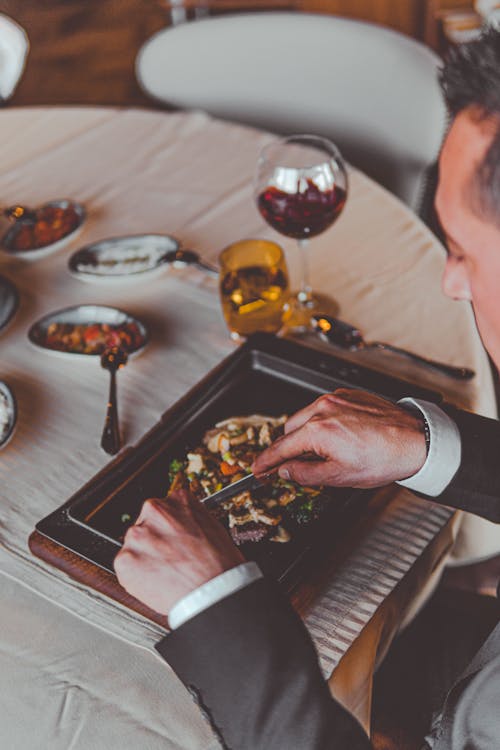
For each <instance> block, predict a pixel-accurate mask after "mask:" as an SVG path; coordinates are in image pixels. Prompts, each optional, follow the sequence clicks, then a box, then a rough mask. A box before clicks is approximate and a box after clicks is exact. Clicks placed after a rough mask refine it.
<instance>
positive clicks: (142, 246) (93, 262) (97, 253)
mask: <svg viewBox="0 0 500 750" xmlns="http://www.w3.org/2000/svg"><path fill="white" fill-rule="evenodd" d="M178 249H179V243H178V241H177V240H176V239H175V238H174V237H171V236H170V235H167V234H138V235H128V236H125V237H111V238H110V239H106V240H101V241H100V242H95V243H93V244H92V245H86V246H85V247H82V248H81V249H80V250H78V251H77V252H76V253H74V254H73V255H72V256H71V258H70V259H69V262H68V266H69V269H70V271H71V272H72V273H73V274H75V276H77V277H78V278H79V279H81V280H82V281H111V280H113V279H118V280H123V279H124V278H127V277H131V278H134V277H136V276H137V275H141V274H144V273H148V272H151V271H156V270H158V269H160V268H161V267H162V266H163V265H164V263H165V257H166V255H167V253H172V252H174V253H175V252H176V251H177V250H178Z"/></svg>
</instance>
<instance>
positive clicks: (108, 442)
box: [101, 346, 128, 456]
mask: <svg viewBox="0 0 500 750" xmlns="http://www.w3.org/2000/svg"><path fill="white" fill-rule="evenodd" d="M127 360H128V354H127V352H126V351H125V349H122V348H121V347H119V346H113V347H111V348H110V349H106V350H105V351H104V352H103V353H102V355H101V367H103V368H104V369H105V370H108V372H109V374H110V381H109V399H108V409H107V412H106V420H105V422H104V429H103V431H102V437H101V448H102V449H103V450H105V451H106V453H109V454H110V455H111V456H114V455H115V453H118V451H119V450H120V446H121V441H120V430H119V427H118V404H117V400H116V373H117V372H118V370H120V369H121V368H122V367H124V366H125V365H126V364H127Z"/></svg>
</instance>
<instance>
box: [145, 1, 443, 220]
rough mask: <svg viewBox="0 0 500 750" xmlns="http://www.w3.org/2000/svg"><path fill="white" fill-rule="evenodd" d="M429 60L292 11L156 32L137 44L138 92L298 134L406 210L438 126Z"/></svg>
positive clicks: (365, 28) (403, 41)
mask: <svg viewBox="0 0 500 750" xmlns="http://www.w3.org/2000/svg"><path fill="white" fill-rule="evenodd" d="M438 66H439V58H438V57H437V56H436V55H435V54H434V53H433V52H431V50H429V49H428V48H427V47H424V46H423V45H422V44H420V43H418V42H415V41H413V40H412V39H410V38H409V37H406V36H403V35H402V34H399V33H397V32H394V31H391V30H389V29H386V28H383V27H380V26H376V25H374V24H369V23H364V22H359V21H352V20H348V19H344V18H338V17H336V16H325V15H318V14H306V13H293V12H273V13H271V12H265V13H262V12H260V13H250V14H237V15H226V16H218V17H214V18H209V19H206V20H202V21H196V22H194V23H187V24H183V25H181V26H176V27H174V28H168V29H165V30H163V31H160V32H159V33H158V34H156V35H155V36H153V37H152V38H151V39H149V40H148V41H147V42H146V43H145V44H144V46H143V47H142V49H141V50H140V52H139V55H138V58H137V61H136V73H137V78H138V80H139V83H140V85H141V87H142V88H143V90H144V91H145V92H146V93H148V94H149V95H151V96H153V97H154V98H155V99H157V100H160V101H162V102H164V103H168V104H169V105H173V106H176V107H182V108H193V107H195V108H201V109H204V110H205V111H207V112H209V113H211V114H213V115H215V116H218V117H222V118H225V119H229V120H234V121H238V122H243V123H247V124H250V125H256V126H258V127H261V128H265V129H267V130H270V131H272V132H276V133H284V134H285V133H293V132H295V133H298V132H303V133H305V132H310V133H315V134H318V135H324V136H327V137H329V138H331V139H332V140H334V141H335V142H336V144H337V145H338V146H339V148H340V149H341V151H342V152H343V153H344V155H345V156H346V157H347V159H348V160H349V161H350V162H351V163H353V164H354V165H355V166H359V167H360V168H361V169H363V170H364V171H365V172H367V173H368V174H369V175H371V176H372V177H373V178H374V179H376V180H377V181H378V182H380V183H381V184H383V185H385V186H386V187H387V188H389V189H390V190H392V192H394V193H395V194H396V195H398V196H399V197H400V198H402V199H403V200H404V201H405V202H406V203H408V204H409V205H410V206H412V207H413V208H416V207H417V205H418V202H419V194H420V190H421V181H422V177H423V175H424V173H425V170H426V168H427V167H428V165H429V164H430V163H431V162H432V161H433V160H434V159H435V158H436V156H437V153H438V151H439V147H440V144H441V140H442V137H443V133H444V128H445V124H446V111H445V107H444V104H443V100H442V96H441V93H440V90H439V86H438V82H437V77H436V73H437V69H438Z"/></svg>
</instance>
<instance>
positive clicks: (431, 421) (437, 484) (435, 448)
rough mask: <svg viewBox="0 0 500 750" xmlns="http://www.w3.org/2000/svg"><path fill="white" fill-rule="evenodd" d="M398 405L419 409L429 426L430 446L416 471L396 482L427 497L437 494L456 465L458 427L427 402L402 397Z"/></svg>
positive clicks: (458, 448) (460, 457)
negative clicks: (422, 462) (424, 459)
mask: <svg viewBox="0 0 500 750" xmlns="http://www.w3.org/2000/svg"><path fill="white" fill-rule="evenodd" d="M398 404H401V406H405V404H406V405H408V406H412V407H414V408H416V409H418V410H419V411H420V412H422V414H423V416H424V418H425V420H426V422H427V424H428V425H429V433H430V445H429V453H428V455H427V459H426V461H425V464H424V465H423V466H422V468H421V469H420V471H417V473H416V474H414V475H413V476H412V477H408V479H404V480H402V481H400V482H397V484H400V485H401V486H402V487H407V488H408V489H409V490H414V491H415V492H421V493H422V494H423V495H429V497H437V496H438V495H440V494H441V493H442V492H443V490H444V489H446V487H447V486H448V485H449V483H450V482H451V480H452V479H453V477H454V476H455V474H456V473H457V470H458V467H459V466H460V461H461V459H462V442H461V440H460V432H459V431H458V427H457V426H456V424H455V422H454V421H453V420H452V419H450V417H449V416H448V415H447V414H445V413H444V411H443V410H442V409H440V408H439V406H436V404H432V403H431V402H429V401H421V400H420V399H414V398H403V399H401V401H398Z"/></svg>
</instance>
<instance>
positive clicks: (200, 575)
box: [114, 490, 244, 614]
mask: <svg viewBox="0 0 500 750" xmlns="http://www.w3.org/2000/svg"><path fill="white" fill-rule="evenodd" d="M242 562H244V558H243V556H242V554H241V552H240V551H239V550H238V549H237V547H235V546H234V544H233V541H232V539H231V537H230V536H229V534H228V533H227V531H226V530H225V529H224V527H223V526H222V525H221V524H220V523H219V522H218V521H216V519H215V518H213V516H211V515H210V513H209V512H208V511H207V510H206V508H204V507H203V505H202V504H201V503H200V502H198V501H196V500H193V499H192V498H191V496H190V495H189V493H188V492H186V491H185V490H179V491H177V492H175V493H172V494H171V495H169V496H168V497H167V498H166V499H164V500H159V499H150V500H146V502H145V503H144V505H143V506H142V509H141V512H140V514H139V517H138V519H137V521H136V523H135V524H134V525H133V526H131V527H130V528H129V529H128V531H127V533H126V534H125V541H124V544H123V547H122V549H121V550H120V552H119V553H118V555H117V556H116V558H115V562H114V567H115V571H116V575H117V577H118V581H119V582H120V584H121V585H122V586H123V588H124V589H126V591H128V593H129V594H132V596H135V598H136V599H139V601H141V602H143V603H144V604H146V605H147V606H148V607H151V609H153V610H155V612H159V613H161V614H168V612H169V611H170V610H171V609H172V607H173V605H174V604H175V603H176V602H177V601H179V600H180V599H182V598H183V597H184V596H186V595H187V594H189V593H190V592H191V591H193V590H194V589H196V588H198V586H201V585H202V584H203V583H206V582H207V581H209V580H211V579H212V578H215V576H217V575H219V574H220V573H223V572H224V571H225V570H229V569H230V568H233V567H235V566H236V565H239V564H240V563H242Z"/></svg>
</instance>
